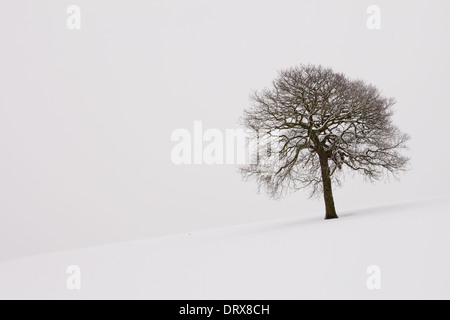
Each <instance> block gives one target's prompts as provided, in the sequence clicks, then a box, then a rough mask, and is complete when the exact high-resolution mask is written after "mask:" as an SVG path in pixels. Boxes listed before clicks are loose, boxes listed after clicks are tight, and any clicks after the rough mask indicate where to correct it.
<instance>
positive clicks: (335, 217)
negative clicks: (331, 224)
mask: <svg viewBox="0 0 450 320" xmlns="http://www.w3.org/2000/svg"><path fill="white" fill-rule="evenodd" d="M334 219H339V217H338V216H337V215H330V216H326V217H325V220H334Z"/></svg>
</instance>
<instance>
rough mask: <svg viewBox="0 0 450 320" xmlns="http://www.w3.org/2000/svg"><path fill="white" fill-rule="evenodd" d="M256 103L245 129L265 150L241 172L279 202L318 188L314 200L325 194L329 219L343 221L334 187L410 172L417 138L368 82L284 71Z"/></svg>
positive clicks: (306, 69) (316, 69) (308, 70)
mask: <svg viewBox="0 0 450 320" xmlns="http://www.w3.org/2000/svg"><path fill="white" fill-rule="evenodd" d="M251 100H252V106H251V107H250V108H249V109H248V110H246V111H244V117H243V123H244V125H245V127H246V128H247V129H250V130H251V132H253V133H254V135H253V136H252V139H254V142H256V143H257V145H258V148H256V152H255V155H254V157H255V159H256V161H254V163H252V164H248V165H246V166H244V167H242V168H241V173H242V175H243V177H244V178H245V179H247V180H248V179H254V180H256V181H257V182H258V185H259V187H260V188H261V187H263V188H265V190H266V191H267V192H268V193H269V194H270V195H271V196H272V197H273V198H279V197H281V196H284V195H285V194H286V192H287V191H289V190H293V191H297V190H299V189H302V188H310V190H311V196H314V195H319V194H321V193H323V196H324V200H325V207H326V218H325V219H336V218H338V216H337V214H336V209H335V205H334V199H333V191H332V185H333V183H335V184H340V178H342V176H343V175H344V174H345V172H350V171H353V172H358V173H361V174H362V175H364V176H365V177H366V178H367V179H368V180H369V181H375V180H379V179H380V178H382V177H383V176H386V175H387V176H390V175H392V176H394V177H397V174H398V173H400V172H402V171H405V170H406V165H407V163H408V160H409V159H408V158H407V157H405V156H403V155H402V154H401V153H400V151H402V150H403V149H405V148H406V146H405V143H406V142H407V141H408V140H409V139H410V138H409V136H408V135H406V134H404V133H402V132H401V131H400V130H399V129H398V128H397V127H396V126H395V125H394V124H393V123H392V115H393V110H392V106H393V105H394V104H395V101H394V99H389V98H385V97H383V96H382V94H381V93H380V91H379V90H378V89H377V88H376V87H374V86H372V85H369V84H366V83H365V82H363V81H361V80H356V81H355V80H350V79H349V78H347V77H346V76H345V75H343V74H341V73H336V72H334V71H333V70H331V69H328V68H323V67H321V66H313V65H302V66H299V67H294V68H291V69H288V70H284V71H281V72H280V73H279V76H278V77H277V79H276V80H274V81H273V85H272V87H271V88H267V89H265V90H262V91H260V92H255V93H254V94H253V96H252V97H251ZM262 145H263V146H265V148H264V152H262V151H261V146H262Z"/></svg>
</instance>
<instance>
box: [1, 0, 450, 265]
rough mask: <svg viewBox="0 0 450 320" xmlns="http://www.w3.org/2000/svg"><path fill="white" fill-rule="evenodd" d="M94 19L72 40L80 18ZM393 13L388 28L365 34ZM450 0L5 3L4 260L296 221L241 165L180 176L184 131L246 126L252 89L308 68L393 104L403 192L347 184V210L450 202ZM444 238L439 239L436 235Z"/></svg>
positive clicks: (302, 208) (290, 203)
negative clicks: (377, 17)
mask: <svg viewBox="0 0 450 320" xmlns="http://www.w3.org/2000/svg"><path fill="white" fill-rule="evenodd" d="M71 4H76V5H79V6H80V8H81V30H68V29H67V28H66V19H67V17H68V15H67V13H66V8H67V7H68V6H69V5H71ZM371 4H377V5H379V6H380V7H381V10H382V11H381V14H382V16H381V17H382V29H381V30H379V31H370V30H368V29H367V27H366V19H367V17H368V15H367V14H366V9H367V7H368V6H369V5H371ZM449 12H450V3H449V2H448V1H444V0H443V1H395V2H394V1H377V3H372V2H367V1H299V0H298V1H260V0H258V1H230V0H227V1H110V0H108V1H76V2H72V1H71V2H69V1H58V2H56V1H23V0H21V1H12V0H10V1H8V0H2V2H1V3H0V39H1V41H2V45H1V50H0V219H1V221H0V259H1V260H4V259H9V258H13V257H19V256H25V255H31V254H37V253H44V252H50V251H55V250H62V249H68V248H77V247H83V246H91V245H96V244H102V243H113V242H119V241H124V240H131V239H139V238H146V237H151V236H156V235H162V234H173V233H182V232H189V231H192V230H199V229H207V228H214V227H220V226H226V225H237V224H242V223H247V222H251V221H258V220H267V219H275V218H276V219H278V218H283V217H297V216H306V215H309V216H314V217H317V218H318V219H319V218H320V219H321V218H322V216H323V208H322V202H321V200H320V199H319V200H308V199H307V193H297V194H294V195H292V196H290V197H288V198H286V199H284V200H282V201H278V202H273V201H270V200H268V199H267V197H266V196H265V195H257V194H256V186H255V185H254V184H253V183H244V182H242V181H241V178H240V176H239V174H238V173H237V167H236V166H212V167H209V166H175V165H173V164H172V162H171V159H170V153H171V149H172V147H173V146H174V145H175V144H174V143H172V142H171V141H170V137H171V134H172V132H173V130H175V129H178V128H186V129H189V130H192V129H193V121H195V120H201V121H203V125H204V128H205V129H208V128H218V129H221V130H225V129H226V128H238V120H239V117H240V116H241V115H242V111H243V109H244V108H245V107H246V106H248V103H249V102H248V96H249V94H250V93H251V91H252V90H255V89H261V88H263V87H265V86H268V85H270V82H271V80H272V79H273V78H274V77H275V76H276V74H277V71H278V70H280V69H282V68H286V67H290V66H294V65H296V64H300V63H315V64H322V65H324V66H328V67H332V68H334V69H335V70H336V71H340V72H344V73H346V74H348V75H349V76H350V77H353V78H362V79H365V80H367V81H368V82H370V83H373V84H375V85H377V86H378V87H379V88H380V89H381V90H382V91H383V92H384V93H385V94H386V95H387V96H392V97H395V98H396V99H397V101H398V103H397V105H396V115H395V121H396V123H397V124H398V125H399V127H400V128H401V129H402V130H403V131H405V132H407V133H409V134H411V136H412V141H411V142H410V147H411V150H410V152H409V154H410V156H411V157H412V161H411V170H410V172H408V173H407V174H406V175H405V176H404V177H402V180H401V182H396V181H390V182H381V183H379V184H377V185H367V184H364V183H363V182H362V181H360V180H359V179H352V178H351V177H350V178H349V179H347V181H346V182H345V184H344V187H343V188H342V189H340V190H337V191H336V194H335V196H336V198H335V200H336V204H337V209H338V212H339V211H342V210H344V209H349V208H354V207H361V206H370V205H378V204H384V203H391V202H397V201H408V200H412V199H418V198H428V197H432V196H437V195H446V194H449V193H450V187H449V184H448V179H449V173H448V171H447V167H448V161H449V154H450V152H449V150H448V145H449V143H448V138H449V136H450V129H449V126H448V119H447V118H448V116H449V115H450V113H449V111H448V110H449V102H448V90H449V89H448V88H449V87H450V86H449V85H450V78H449V74H450V65H449V63H450V62H449V59H448V57H449V56H450V43H449V42H450V38H449V36H448V33H449V30H450V29H449V28H450V22H449V20H448V13H449ZM428 232H430V233H433V230H428Z"/></svg>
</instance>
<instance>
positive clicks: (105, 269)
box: [0, 198, 450, 299]
mask: <svg viewBox="0 0 450 320" xmlns="http://www.w3.org/2000/svg"><path fill="white" fill-rule="evenodd" d="M449 226H450V198H438V199H433V200H426V201H417V202H411V203H408V204H394V205H389V206H384V207H376V208H366V209H361V210H348V211H346V212H341V219H339V220H336V221H323V220H321V216H320V215H311V216H309V217H303V218H297V219H290V220H282V221H273V222H266V223H258V224H252V225H245V226H238V227H233V228H224V229H215V230H209V231H202V232H196V233H192V234H183V235H176V236H168V237H159V238H151V239H147V240H142V241H134V242H127V243H120V244H114V245H107V246H101V247H93V248H85V249H79V250H73V251H67V252H59V253H52V254H47V255H40V256H33V257H27V258H22V259H18V260H11V261H6V262H2V263H0V298H1V299H12V298H38V299H47V298H58V299H82V298H83V299H85V298H86V299H92V298H105V299H109V298H126V299H127V298H137V299H302V298H308V299H309V298H343V299H347V298H362V299H381V298H388V299H390V298H406V299H408V298H426V299H428V298H437V299H443V298H446V299H449V298H450V275H449V272H448V271H449V270H450V232H449ZM70 265H77V266H79V267H80V268H81V277H80V280H81V290H69V289H68V288H67V286H66V280H67V278H68V277H69V275H68V274H67V273H66V270H67V267H68V266H70ZM373 265H375V266H379V267H380V269H381V274H380V280H381V290H369V289H368V288H367V284H366V283H367V279H368V277H369V275H368V274H367V268H368V267H369V266H373Z"/></svg>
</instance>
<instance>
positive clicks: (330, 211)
mask: <svg viewBox="0 0 450 320" xmlns="http://www.w3.org/2000/svg"><path fill="white" fill-rule="evenodd" d="M319 158H320V167H321V169H322V183H323V197H324V200H325V209H326V216H325V220H330V219H337V218H338V216H337V214H336V208H335V206H334V199H333V188H332V185H331V177H330V166H329V164H328V156H327V155H326V154H323V153H322V154H319Z"/></svg>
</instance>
